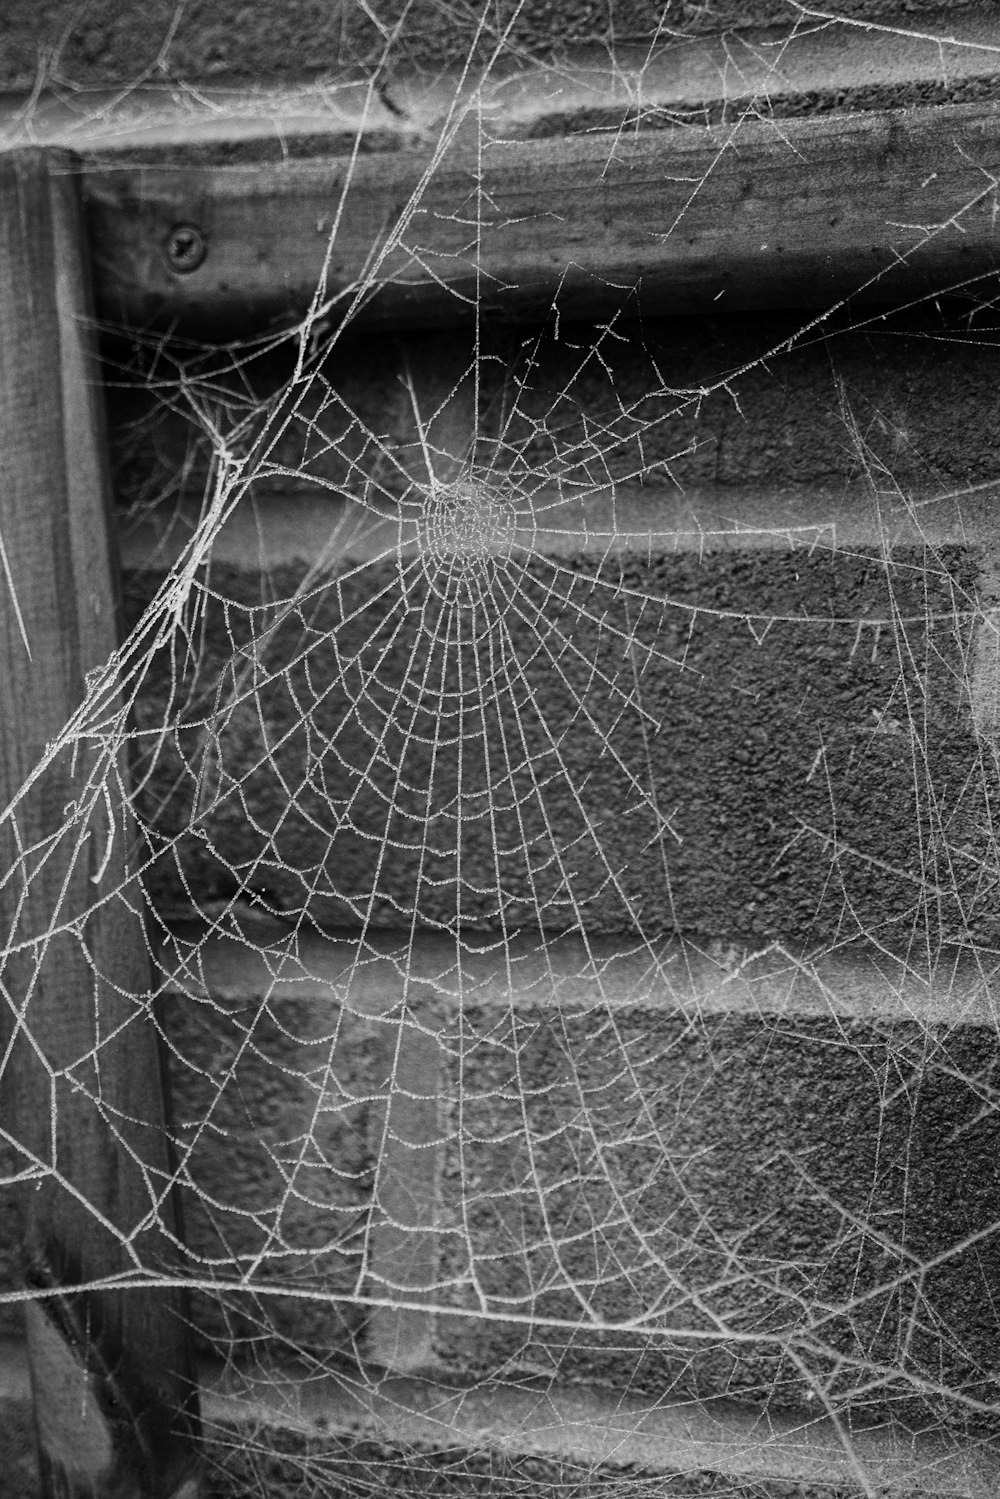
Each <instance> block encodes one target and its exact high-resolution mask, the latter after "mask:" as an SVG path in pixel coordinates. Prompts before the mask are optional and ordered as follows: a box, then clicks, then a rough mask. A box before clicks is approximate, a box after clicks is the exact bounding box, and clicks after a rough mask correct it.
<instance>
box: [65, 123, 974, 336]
mask: <svg viewBox="0 0 1000 1499" xmlns="http://www.w3.org/2000/svg"><path fill="white" fill-rule="evenodd" d="M312 148H313V149H315V144H314V138H313V147H312ZM261 149H262V150H263V147H261ZM343 150H344V147H343V138H342V136H341V137H339V138H338V140H337V141H336V142H335V143H334V144H333V145H332V147H331V154H329V155H323V154H322V153H318V154H314V155H312V156H309V157H306V158H299V157H296V156H295V155H294V153H292V154H290V155H289V157H288V158H287V159H286V160H284V161H281V162H277V163H275V162H274V161H273V160H272V161H269V162H255V161H254V159H253V157H252V155H251V156H250V157H249V158H247V157H246V154H245V153H244V155H243V156H242V157H241V158H240V160H239V161H238V162H237V163H236V164H234V165H230V166H226V165H220V164H219V163H218V143H217V142H216V143H215V144H214V146H213V153H212V154H210V155H208V156H206V158H205V161H204V163H203V164H199V163H198V161H197V159H196V158H192V156H191V154H190V153H188V155H187V160H186V163H185V164H184V165H179V166H171V165H170V163H169V160H165V159H164V158H163V156H162V154H161V156H160V157H159V158H158V160H157V162H156V163H155V164H154V165H152V166H150V167H147V166H145V165H143V164H142V163H141V159H140V160H138V161H137V160H136V159H135V158H134V157H133V156H125V157H122V158H121V159H117V158H115V156H114V155H113V154H111V153H109V152H105V153H101V152H96V153H94V154H92V155H91V156H90V158H89V160H88V165H87V168H86V177H85V184H86V197H87V203H88V221H89V225H90V233H91V241H92V245H93V249H94V255H95V263H96V276H97V290H98V296H99V305H100V308H101V311H102V312H103V314H104V315H105V316H106V317H109V318H111V319H113V320H115V321H125V322H128V323H132V324H136V323H138V324H147V323H151V322H153V323H166V322H172V323H176V322H179V323H180V324H182V325H183V326H184V327H186V328H187V329H188V330H195V331H197V332H198V333H199V334H200V335H201V336H204V335H205V334H206V332H209V331H215V332H216V333H220V332H226V331H228V332H230V333H232V332H241V333H247V332H250V331H252V330H259V329H260V328H261V327H265V326H267V327H274V326H277V325H281V324H283V323H288V324H291V323H293V322H294V321H295V320H296V319H298V318H300V317H301V316H302V315H303V313H304V312H305V311H306V309H307V308H308V306H309V305H310V300H311V298H312V296H313V293H314V292H315V290H316V287H317V285H318V284H319V283H320V282H321V281H323V282H324V290H325V295H326V297H327V298H328V299H329V300H330V301H331V303H332V304H333V305H332V306H331V309H330V316H331V318H332V319H334V320H335V319H337V318H340V317H343V316H344V315H345V314H349V315H350V316H352V317H354V316H361V317H362V318H363V319H364V320H365V321H367V322H369V323H373V324H393V325H400V326H405V325H418V324H438V325H440V324H441V323H442V322H456V323H457V322H462V321H466V322H468V321H471V320H472V319H473V318H474V317H475V316H476V315H477V308H478V315H479V317H480V318H481V319H489V318H490V317H494V316H498V315H499V316H503V317H514V318H518V319H520V318H531V319H536V318H538V317H539V316H543V315H546V314H548V313H550V312H551V310H552V308H553V306H554V305H557V306H558V308H559V311H560V314H561V315H562V316H565V317H593V316H596V315H602V314H605V313H607V311H608V310H609V308H611V309H613V308H618V307H621V308H623V309H625V310H627V311H630V312H640V311H641V312H643V313H696V312H704V311H712V312H717V313H724V312H726V311H730V310H736V309H746V308H765V307H772V306H782V307H790V306H796V305H801V306H804V307H814V308H826V307H828V306H830V305H832V304H834V303H836V302H837V301H838V299H840V298H844V297H853V298H855V299H857V300H859V301H863V302H869V303H870V302H880V301H899V300H902V299H905V298H907V297H910V296H919V295H924V294H927V293H932V292H933V293H938V292H941V291H942V290H945V289H948V288H953V287H955V286H956V285H958V284H959V283H966V282H968V280H969V279H970V278H977V277H991V276H992V275H993V274H994V273H995V272H996V270H997V267H998V255H997V239H996V232H995V214H996V211H997V191H996V172H997V170H998V168H1000V113H998V111H997V108H996V106H995V105H993V104H970V105H942V106H938V107H932V108H923V109H909V110H889V111H884V112H881V113H875V112H873V113H862V114H853V115H824V116H819V117H815V118H809V119H790V120H778V121H774V122H767V121H762V120H759V119H756V118H755V119H748V120H744V121H742V122H741V123H738V124H732V125H725V126H713V127H699V128H675V129H666V130H661V131H649V132H646V133H635V132H634V131H633V132H625V131H617V132H616V131H611V132H603V133H602V132H597V133H592V134H582V135H577V136H561V137H557V138H553V139H545V140H523V139H522V140H511V141H507V140H504V139H496V138H488V137H485V136H483V137H481V138H477V139H476V140H474V141H471V142H470V138H469V130H468V122H465V124H463V126H462V128H461V129H456V131H455V135H454V139H453V140H449V139H446V138H443V137H442V138H441V139H440V140H439V142H438V144H437V146H436V147H435V148H433V149H432V148H430V147H427V148H421V149H419V150H413V149H398V150H397V149H381V150H374V149H373V150H371V151H365V150H362V152H361V153H360V154H359V155H358V156H357V158H356V159H354V160H352V159H351V158H350V157H346V156H344V154H343ZM338 153H339V154H338ZM269 154H273V153H272V152H270V151H269ZM178 225H183V226H187V225H193V226H195V227H196V228H197V229H198V230H199V232H200V233H201V235H202V236H203V238H204V244H205V248H206V254H205V256H204V259H203V261H202V262H201V264H200V265H199V266H198V267H197V268H196V269H193V270H189V271H177V270H174V269H172V268H171V265H170V263H169V255H168V246H169V244H170V236H171V233H172V231H173V230H174V228H175V227H176V226H178ZM335 226H336V227H335ZM328 252H329V253H328ZM980 290H982V288H980Z"/></svg>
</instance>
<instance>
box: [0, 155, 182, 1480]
mask: <svg viewBox="0 0 1000 1499" xmlns="http://www.w3.org/2000/svg"><path fill="white" fill-rule="evenodd" d="M0 204H2V209H0V327H2V329H3V337H2V339H0V535H2V539H3V547H4V553H5V557H6V560H7V563H8V565H9V566H8V569H7V575H6V576H5V577H3V578H0V718H2V723H3V730H2V732H0V777H2V785H0V803H2V804H3V805H4V806H7V805H8V803H10V802H11V801H12V800H14V805H13V807H8V811H7V814H6V815H5V816H4V817H3V818H2V821H0V952H2V954H3V961H2V971H0V981H2V986H3V987H2V1003H3V1016H4V1019H3V1022H0V1024H2V1026H3V1028H2V1030H0V1038H2V1039H0V1065H2V1068H3V1088H2V1095H0V1098H2V1102H3V1107H4V1127H5V1129H6V1130H7V1131H8V1132H9V1135H10V1136H12V1137H13V1141H14V1144H15V1146H16V1148H17V1150H18V1152H19V1157H20V1162H21V1169H22V1172H23V1174H24V1177H25V1184H24V1188H23V1191H24V1200H23V1213H22V1216H23V1242H24V1257H25V1268H26V1273H27V1278H28V1283H29V1285H31V1286H33V1287H34V1288H35V1290H36V1292H37V1293H38V1295H37V1297H36V1299H34V1300H33V1301H32V1302H30V1303H28V1312H27V1317H28V1339H29V1355H30V1360H31V1365H32V1380H33V1386H34V1398H35V1418H36V1427H37V1430H38V1435H39V1446H40V1457H41V1468H42V1473H43V1478H44V1483H45V1485H46V1487H45V1492H46V1494H47V1495H50V1496H54V1495H56V1494H58V1495H60V1496H76V1495H81V1496H82V1495H84V1494H87V1495H90V1494H91V1493H98V1492H99V1493H102V1494H105V1493H107V1494H111V1493H114V1494H116V1495H119V1494H120V1495H123V1496H124V1495H126V1494H127V1495H129V1496H133V1495H134V1496H137V1499H138V1496H142V1499H146V1496H149V1499H152V1496H156V1499H167V1496H178V1499H179V1496H181V1495H183V1496H184V1499H192V1496H194V1495H195V1494H196V1493H197V1492H198V1489H197V1482H198V1481H197V1478H196V1476H195V1467H194V1462H195V1459H194V1447H193V1438H194V1436H195V1434H196V1429H197V1402H196V1396H195V1394H194V1392H193V1385H192V1379H191V1374H192V1362H191V1356H190V1349H189V1347H188V1335H187V1328H186V1325H185V1321H184V1303H183V1299H182V1297H181V1296H180V1295H179V1293H177V1292H175V1291H167V1292H162V1291H159V1290H151V1289H149V1288H148V1282H149V1278H150V1276H149V1272H150V1271H153V1272H159V1271H162V1270H168V1271H169V1270H170V1269H171V1268H172V1262H173V1255H172V1243H173V1242H174V1241H175V1239H176V1222H175V1220H174V1216H173V1210H172V1197H171V1191H170V1162H169V1156H168V1149H167V1145H166V1134H165V1130H164V1113H163V1102H162V1097H161V1083H160V1064H159V1055H158V1046H157V1035H156V1031H155V1029H154V1027H153V1025H152V1024H151V1012H150V999H149V996H150V969H149V962H148V958H147V949H146V940H145V935H144V930H143V923H142V916H141V910H142V904H141V895H140V891H139V890H138V888H137V886H136V884H135V882H134V880H132V879H131V878H130V875H129V871H128V863H127V854H126V850H127V847H128V844H129V841H130V838H131V833H132V830H131V827H130V823H129V819H128V817H127V814H126V812H125V810H124V809H123V806H122V804H121V797H120V785H119V779H118V778H119V777H120V776H121V775H122V772H123V766H122V762H121V756H120V755H119V754H117V753H116V752H115V749H114V746H113V744H112V748H111V749H110V750H106V749H105V747H104V743H103V739H104V737H105V730H113V729H114V726H115V723H116V720H117V717H118V714H119V713H120V703H119V701H118V697H117V692H116V689H115V685H114V681H113V678H111V679H110V680H109V682H108V685H107V686H106V687H105V689H104V690H103V693H102V695H101V705H100V712H99V714H98V715H97V720H98V721H97V722H96V723H95V724H94V725H93V726H92V727H90V728H89V729H88V728H83V727H81V728H80V729H79V731H78V732H77V733H76V734H75V735H74V736H71V737H70V738H69V739H68V742H67V745H66V748H65V749H63V750H60V751H55V750H53V749H52V748H51V746H53V745H55V744H56V743H57V742H58V741H59V739H60V736H61V733H62V731H63V729H64V726H65V725H66V724H67V722H68V721H69V720H70V719H71V717H72V715H73V714H74V712H75V710H76V709H77V708H78V707H79V705H80V704H81V702H82V700H83V698H84V696H85V693H86V688H87V675H88V673H91V672H93V671H96V670H98V669H100V668H101V667H103V666H104V664H105V663H106V662H107V660H108V658H109V656H110V654H111V653H112V652H113V650H114V648H115V646H116V644H117V638H116V636H117V628H116V608H115V586H114V582H113V579H114V577H115V573H114V570H113V567H112V556H111V545H110V541H109V530H108V524H107V505H108V495H109V491H108V481H107V475H106V472H105V441H104V430H103V419H102V411H101V395H100V390H99V386H98V383H97V379H96V367H95V365H94V362H93V359H92V349H91V342H92V339H91V327H90V325H89V318H90V302H89V287H88V284H87V267H86V259H85V255H84V240H83V233H82V221H81V214H80V201H79V182H78V174H77V171H76V167H75V164H74V162H73V160H72V159H71V158H70V157H69V156H68V155H67V154H65V153H45V152H43V151H41V150H35V149H32V150H27V151H23V152H19V153H16V154H9V155H6V156H0ZM47 747H49V748H47ZM45 760H47V762H48V763H47V765H45V768H44V769H43V770H42V771H41V772H40V773H38V774H37V775H36V774H35V773H36V770H37V768H38V767H39V765H40V764H41V763H42V762H43V761H45ZM33 776H34V779H33V780H32V777H33ZM102 784H108V785H109V787H110V793H111V797H112V798H114V800H111V799H106V798H105V797H104V795H103V794H102V793H101V791H100V787H101V786H102ZM25 787H27V790H25V791H24V792H23V794H21V793H22V788H25ZM116 802H117V805H116V804H115V803H116ZM120 1277H127V1278H131V1279H132V1280H134V1281H135V1282H136V1284H137V1288H136V1289H129V1290H108V1291H87V1290H84V1289H81V1288H82V1287H85V1286H86V1285H87V1283H88V1282H93V1281H97V1280H102V1279H105V1278H110V1279H115V1278H120Z"/></svg>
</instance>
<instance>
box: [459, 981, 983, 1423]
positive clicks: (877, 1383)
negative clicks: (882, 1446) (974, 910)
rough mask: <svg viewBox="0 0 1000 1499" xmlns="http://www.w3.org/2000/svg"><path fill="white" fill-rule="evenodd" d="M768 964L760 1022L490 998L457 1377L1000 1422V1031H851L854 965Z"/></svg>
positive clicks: (463, 1163)
mask: <svg viewBox="0 0 1000 1499" xmlns="http://www.w3.org/2000/svg"><path fill="white" fill-rule="evenodd" d="M766 967H767V965H764V968H763V969H761V970H759V972H758V977H757V980H756V981H755V980H754V978H753V977H752V976H751V972H752V965H751V970H750V971H748V972H747V973H746V974H745V975H743V976H742V977H741V978H740V979H738V980H737V988H739V987H740V986H741V985H742V984H743V983H745V984H746V991H745V992H746V993H747V995H753V994H754V993H755V992H756V994H757V997H758V999H759V1000H763V1001H764V1007H761V1008H759V1009H758V1012H757V1013H756V1014H754V1013H751V1012H750V1011H749V1010H742V1011H741V1009H740V1007H739V1005H738V1004H736V1005H733V1006H732V1007H731V1008H730V1009H729V1010H728V1012H727V1011H726V1009H724V1008H723V1007H722V1006H717V1005H715V1004H712V1003H709V1004H707V1005H705V1006H704V1007H702V1004H701V1003H700V1001H699V997H698V995H697V992H696V991H695V992H693V991H692V989H691V988H690V987H687V986H685V985H683V984H682V985H681V986H680V987H681V989H683V988H684V987H687V996H688V1002H687V1004H686V1005H684V1006H683V1008H676V1007H670V1006H668V1007H664V1006H662V1005H650V1004H649V1003H634V1002H633V1003H626V1004H624V1005H622V1006H621V1007H619V1005H618V1004H616V1003H613V1002H609V1001H605V1002H601V1001H600V1000H597V1001H596V1002H595V1003H594V1004H593V1005H591V1006H587V1007H581V1008H572V1009H571V1008H568V1007H567V1006H566V1005H565V1004H560V1005H548V1004H545V1003H544V1002H543V1003H535V1002H533V1001H528V1002H523V1001H518V1002H516V1003H515V1004H513V1005H510V1006H508V1005H504V1004H502V1003H495V1002H494V1003H483V1004H479V1003H477V1002H476V996H475V989H474V986H473V987H472V988H471V990H470V992H469V993H468V994H467V996H466V999H465V1002H464V1003H463V1006H462V1011H461V1016H460V1017H459V1016H457V1015H456V1016H455V1018H454V1026H453V1030H452V1031H451V1034H450V1037H449V1041H450V1051H451V1057H452V1060H451V1067H450V1079H451V1092H450V1096H451V1099H452V1100H453V1102H452V1110H453V1111H454V1110H455V1109H457V1108H458V1107H459V1103H458V1100H459V1099H460V1100H461V1104H460V1107H461V1119H460V1123H459V1120H458V1116H457V1115H456V1114H455V1113H454V1112H452V1114H451V1116H450V1117H451V1119H452V1123H453V1126H454V1127H453V1133H452V1137H451V1141H452V1143H451V1144H450V1145H449V1147H448V1149H447V1151H446V1154H445V1161H444V1165H443V1169H442V1182H441V1189H440V1197H441V1209H440V1218H439V1236H440V1239H441V1243H442V1246H443V1251H442V1262H441V1269H440V1275H441V1281H442V1286H443V1287H445V1288H447V1289H446V1296H445V1300H446V1303H450V1304H451V1305H452V1306H454V1307H456V1308H458V1307H462V1306H465V1307H467V1308H468V1310H469V1312H470V1316H469V1319H468V1321H467V1322H465V1323H463V1322H462V1320H461V1319H455V1318H453V1317H448V1316H441V1317H439V1318H438V1321H437V1324H436V1329H435V1337H436V1351H437V1354H438V1357H439V1358H440V1360H441V1366H442V1367H443V1368H446V1369H450V1370H452V1371H459V1370H461V1371H463V1373H464V1374H466V1375H467V1374H468V1373H470V1372H475V1371H478V1372H483V1373H485V1372H486V1371H488V1370H492V1371H495V1370H498V1369H500V1370H506V1371H507V1372H508V1373H509V1374H510V1375H511V1377H513V1376H514V1375H515V1373H516V1372H517V1371H520V1372H521V1373H528V1372H533V1373H535V1374H537V1375H539V1376H542V1377H545V1378H554V1379H557V1380H584V1381H590V1382H597V1383H606V1384H609V1385H612V1386H614V1387H619V1388H623V1387H626V1386H627V1387H628V1388H629V1389H630V1390H634V1391H637V1390H644V1391H646V1392H647V1393H648V1394H649V1395H650V1396H661V1395H664V1394H666V1393H667V1392H671V1391H672V1392H674V1393H677V1394H681V1393H687V1394H692V1393H697V1394H699V1395H701V1396H705V1397H708V1396H718V1395H720V1394H730V1395H732V1396H734V1397H738V1398H748V1399H754V1400H764V1401H767V1402H768V1404H769V1406H770V1407H772V1408H775V1409H778V1408H781V1407H782V1406H785V1407H798V1408H800V1409H806V1410H807V1409H809V1408H810V1406H811V1405H815V1403H816V1402H817V1401H818V1402H819V1405H817V1406H816V1408H817V1409H818V1408H819V1407H820V1406H821V1405H822V1404H823V1402H824V1400H825V1399H829V1401H830V1402H831V1403H832V1404H833V1405H834V1406H835V1407H838V1408H843V1407H845V1406H847V1407H850V1408H851V1409H852V1410H853V1413H854V1417H855V1418H856V1419H861V1420H864V1419H874V1418H876V1417H878V1416H885V1415H888V1414H893V1415H894V1416H895V1418H898V1419H906V1420H909V1421H912V1422H913V1423H914V1426H915V1427H917V1428H922V1429H926V1428H927V1427H929V1426H935V1425H937V1423H938V1422H939V1421H943V1422H944V1423H945V1424H946V1425H949V1426H953V1427H957V1428H963V1427H965V1426H968V1427H970V1428H975V1426H976V1425H977V1423H979V1424H982V1423H983V1422H984V1421H985V1422H986V1423H987V1424H988V1423H989V1421H990V1419H991V1417H990V1416H989V1412H990V1411H991V1410H993V1409H995V1402H996V1399H997V1395H998V1393H1000V1392H998V1390H997V1387H996V1380H995V1373H994V1365H995V1360H994V1357H993V1349H994V1348H995V1344H996V1338H997V1334H998V1324H997V1319H996V1316H995V1310H994V1304H993V1295H992V1291H991V1287H992V1285H993V1283H994V1281H995V1276H996V1270H997V1254H998V1244H1000V1239H998V1226H997V1175H996V1167H995V1162H996V1158H997V1151H998V1147H1000V1139H998V1133H997V1132H998V1124H997V1111H996V1100H995V1096H994V1089H993V1084H992V1077H993V1075H994V1072H995V1069H996V1066H997V1039H996V1031H995V1028H994V1027H993V1026H992V1025H989V1024H987V1025H983V1026H974V1027H968V1028H965V1029H961V1030H952V1029H951V1028H950V1027H948V1026H947V1025H942V1024H940V1023H937V1024H934V1025H931V1026H928V1025H926V1024H925V1023H921V1021H919V1020H918V1019H917V1018H916V1017H914V1018H910V1019H906V1018H903V1012H902V1008H901V1009H900V1012H899V1013H898V1014H897V1016H896V1018H894V1019H893V1018H890V1017H889V1016H888V1015H885V1016H884V1017H882V1018H881V1019H880V1018H876V1017H871V1016H869V1017H867V1018H863V1017H862V1015H861V1014H858V1013H855V1014H853V1015H851V1014H848V1013H846V1012H845V1011H844V1009H843V1008H842V1009H841V1012H840V1013H837V1008H836V1007H837V1006H838V1005H841V1006H842V1004H843V1002H842V1000H840V999H838V998H835V997H833V996H837V995H838V991H841V992H842V991H846V990H848V989H849V988H850V980H849V978H848V975H847V974H846V972H845V973H844V974H841V975H838V974H836V973H833V972H830V973H828V974H827V975H826V978H825V980H824V982H823V983H821V984H820V985H818V986H817V985H816V984H815V983H814V981H807V980H806V979H804V978H803V977H802V976H801V975H800V976H799V977H798V978H796V977H795V972H794V967H792V966H790V967H787V968H786V969H785V970H784V975H783V976H782V970H781V966H780V964H778V965H773V966H772V968H771V973H770V975H768V974H767V972H766ZM668 971H669V969H668ZM678 976H680V975H678ZM872 977H874V975H872ZM855 982H856V980H855ZM717 983H718V989H717V998H718V999H720V1000H721V999H722V997H723V995H724V994H725V992H726V989H727V980H726V978H725V974H724V970H723V969H719V970H717ZM755 983H756V984H757V985H759V987H757V988H756V991H755ZM783 984H784V985H786V986H787V987H786V997H787V998H788V1000H789V1008H788V1009H787V1010H786V1011H785V1012H784V1013H780V1012H779V1011H777V1010H773V1011H771V1012H770V1013H769V1012H768V1010H767V1008H766V1004H767V995H768V991H769V986H776V988H777V990H778V991H779V992H780V990H781V988H782V987H783ZM827 985H828V986H829V987H828V988H827V987H826V986H827ZM866 987H867V988H868V997H869V999H870V998H872V997H875V998H876V1003H877V994H878V991H879V989H880V988H881V990H882V993H883V994H884V993H885V988H884V979H883V981H882V983H881V984H876V985H875V986H874V987H873V986H871V983H870V979H869V980H868V981H865V980H864V979H863V978H862V982H861V989H862V990H864V989H865V988H866ZM810 988H812V991H813V1001H814V1007H813V1009H812V1013H809V1012H808V1009H807V1008H806V1007H803V1008H800V1009H796V1000H795V998H794V997H793V996H794V995H795V993H796V991H797V997H798V1000H799V1001H800V1002H801V1001H802V1000H803V998H804V997H805V995H806V992H807V991H808V990H809V989H810ZM824 989H825V991H826V992H827V993H828V994H829V995H830V996H831V1000H830V1009H828V1011H827V1013H826V1014H825V1015H824V1014H823V1013H822V1008H823V1001H822V997H821V996H822V993H823V992H824ZM770 992H771V994H772V996H773V994H774V989H773V988H772V989H771V991H770ZM957 992H958V991H956V993H957ZM678 997H679V996H678ZM736 997H737V996H736V995H732V996H731V998H736Z"/></svg>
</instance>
